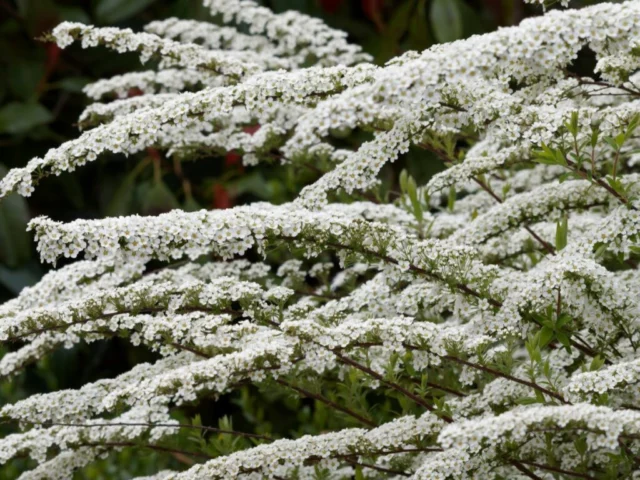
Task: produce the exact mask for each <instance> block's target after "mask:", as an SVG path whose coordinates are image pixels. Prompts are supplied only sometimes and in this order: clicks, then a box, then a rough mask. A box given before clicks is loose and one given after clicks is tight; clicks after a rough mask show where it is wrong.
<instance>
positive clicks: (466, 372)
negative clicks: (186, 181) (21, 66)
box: [0, 0, 640, 480]
mask: <svg viewBox="0 0 640 480" xmlns="http://www.w3.org/2000/svg"><path fill="white" fill-rule="evenodd" d="M529 3H538V4H541V5H545V6H548V5H547V4H548V2H543V1H542V0H529ZM560 3H561V4H563V5H565V4H566V3H568V2H566V1H562V2H560ZM204 5H205V6H206V7H207V8H208V9H210V11H211V13H212V14H213V15H214V16H215V18H216V19H217V20H220V21H222V22H223V23H224V25H214V24H209V23H205V22H196V21H191V20H180V19H176V18H171V19H168V20H165V21H157V22H153V23H151V24H149V25H147V26H146V32H145V33H134V32H132V31H130V30H118V29H114V28H96V27H91V26H86V25H81V24H76V23H63V24H61V25H59V26H58V27H56V29H54V31H53V33H52V35H51V37H52V39H53V40H54V41H56V42H57V43H58V45H60V46H61V47H66V46H68V45H69V44H71V43H72V42H74V41H79V42H81V43H82V45H83V46H84V47H93V46H98V45H102V46H106V47H108V48H111V49H114V50H116V51H118V52H137V53H138V54H139V55H140V56H141V59H142V60H143V61H146V60H148V59H151V58H154V59H157V60H158V62H157V65H156V66H157V69H152V70H148V71H143V72H135V73H129V74H124V75H121V76H118V77H113V78H110V79H105V80H101V81H98V82H96V83H93V84H91V85H88V86H87V87H86V88H85V93H86V94H87V96H88V97H90V98H91V99H92V100H94V101H98V102H105V103H94V104H92V105H90V106H89V107H87V109H86V110H85V112H84V113H83V114H82V117H81V118H80V122H79V124H80V126H81V127H82V128H83V129H84V131H83V133H82V134H81V135H80V136H79V138H78V139H76V140H72V141H69V142H66V143H64V144H62V145H61V146H60V147H58V148H55V149H52V150H50V151H49V152H48V153H47V154H46V155H45V156H44V157H43V158H36V159H33V160H31V161H30V162H28V163H27V164H26V166H25V167H24V168H18V169H14V170H11V171H10V172H9V173H8V174H7V175H6V176H5V177H4V178H3V179H2V180H1V181H0V198H1V197H5V196H6V195H9V194H10V193H13V192H17V193H20V194H22V195H25V196H26V195H29V194H30V193H31V192H32V191H33V189H34V188H35V186H36V184H37V182H38V181H40V180H41V179H42V178H43V177H45V176H47V175H59V174H62V173H63V172H67V171H73V170H74V169H76V168H78V167H81V166H82V165H84V164H85V163H87V162H91V161H96V160H97V159H98V158H99V157H101V156H103V155H104V154H106V153H109V152H111V153H117V154H124V155H135V154H138V153H140V152H143V151H145V150H147V149H150V148H153V149H156V150H158V151H160V150H161V151H163V152H166V154H167V155H173V156H179V158H181V159H182V158H186V159H199V158H200V157H202V156H208V157H209V159H211V158H212V157H222V156H224V155H226V154H228V153H229V152H232V151H233V152H234V153H238V154H240V155H241V156H242V157H243V161H244V164H245V166H246V167H247V168H251V167H252V166H254V165H256V164H258V163H259V162H266V161H269V162H271V163H272V165H273V167H272V168H273V169H274V170H275V169H278V168H281V167H280V165H276V164H274V163H280V164H285V165H291V166H293V167H300V168H308V169H309V170H312V171H313V173H314V174H316V176H315V177H314V178H313V181H310V182H308V184H306V185H304V188H303V189H302V190H301V192H300V194H299V195H298V197H297V198H296V199H295V200H292V201H291V202H287V203H282V204H279V205H274V204H270V203H253V204H250V205H242V206H237V207H234V208H230V209H226V210H212V211H207V210H200V211H195V212H185V211H180V210H174V211H171V212H168V213H164V214H162V215H158V216H138V215H132V216H128V217H112V218H105V219H93V220H84V219H83V220H76V221H73V222H69V223H62V222H58V221H55V220H53V219H50V218H44V217H40V218H35V219H33V220H32V221H31V223H30V225H29V228H30V230H31V231H33V232H34V235H35V240H36V242H37V248H38V251H39V253H40V255H41V258H42V260H43V261H45V262H49V263H52V264H55V263H56V262H57V261H58V260H59V259H60V258H65V259H67V262H65V263H66V264H65V266H63V267H61V268H60V269H58V270H53V271H52V272H50V273H48V274H47V275H46V276H45V277H43V278H42V280H41V281H40V282H39V283H38V284H37V285H35V286H33V287H30V288H27V289H25V290H23V291H22V292H21V293H20V295H19V296H18V297H17V298H15V299H13V300H11V301H9V302H7V303H5V304H4V305H0V342H2V344H6V345H9V346H11V349H10V352H9V353H7V354H5V355H4V356H3V357H2V358H0V379H4V381H11V379H12V378H15V376H16V375H20V373H21V372H22V371H23V370H25V369H26V368H27V367H28V366H29V365H30V364H32V363H34V362H38V361H41V360H43V359H46V358H47V357H48V356H49V355H50V354H51V353H52V352H55V351H56V350H58V349H60V348H62V347H67V348H69V347H71V346H73V345H76V344H79V343H81V342H85V343H90V342H99V341H105V340H107V339H111V338H113V337H119V338H121V339H122V340H123V341H127V342H130V343H131V344H133V345H136V346H141V347H144V348H146V349H148V350H150V351H151V352H152V353H153V354H154V355H155V357H154V358H155V359H156V360H155V361H154V362H151V363H142V364H138V365H136V366H135V367H133V368H132V369H131V370H129V371H127V372H125V373H122V374H120V375H119V376H116V377H114V378H109V379H100V380H97V381H94V382H89V383H87V384H85V385H84V386H82V387H81V388H79V389H75V390H74V389H70V390H59V391H55V392H50V393H44V394H39V395H33V396H30V397H28V398H25V399H22V400H20V401H18V402H16V403H13V404H7V405H4V406H2V407H1V408H0V422H6V423H8V424H12V425H14V427H15V428H14V429H15V432H14V433H11V434H9V435H7V436H5V437H3V438H1V439H0V464H5V463H9V462H12V461H15V459H16V458H19V457H22V456H29V457H30V458H31V459H32V460H33V465H32V466H33V467H34V468H33V469H32V470H29V471H27V472H25V473H24V478H33V479H36V478H60V479H62V478H70V477H71V476H72V475H73V472H74V471H76V470H78V469H82V468H84V467H85V466H87V465H89V464H90V463H92V462H94V461H95V460H97V459H99V458H102V457H104V456H105V455H108V454H109V453H110V452H113V451H120V450H123V449H135V448H147V449H154V450H157V451H161V452H166V453H172V454H174V456H175V457H176V458H178V459H182V460H183V463H182V464H181V463H175V464H172V465H173V467H174V468H175V470H162V471H159V472H158V473H157V474H155V475H153V476H151V477H149V476H147V477H140V478H148V479H151V478H153V479H156V480H163V479H189V480H191V479H193V480H196V479H201V478H220V479H223V478H224V479H226V478H272V479H278V478H292V479H296V478H298V479H306V478H399V477H410V478H416V479H433V480H435V479H471V478H483V479H484V478H487V479H490V478H496V479H498V478H534V479H542V478H545V479H546V478H565V477H566V478H587V479H595V478H614V477H615V478H618V475H619V476H620V478H640V477H639V475H640V474H639V472H640V470H639V469H638V458H639V457H640V414H639V413H638V410H640V403H639V402H640V387H639V386H640V363H639V362H640V356H639V354H638V349H640V273H639V271H640V269H639V267H638V265H639V262H640V212H639V210H640V187H638V184H639V182H638V181H639V179H640V177H639V176H638V175H639V172H638V165H640V163H639V162H638V158H639V157H638V150H639V148H640V130H638V127H640V87H638V84H637V83H636V81H637V79H638V78H637V77H638V75H637V73H636V71H637V70H638V69H639V68H640V49H639V48H638V45H640V43H639V42H640V1H638V0H632V1H627V2H624V3H600V4H598V5H595V6H592V7H588V8H583V9H580V10H561V9H554V10H550V11H548V12H546V13H545V15H541V16H538V17H535V18H532V19H527V20H525V21H523V22H522V23H521V24H520V25H519V26H517V27H511V28H504V29H500V30H499V31H497V32H494V33H490V34H486V35H482V36H476V37H474V38H471V39H468V40H461V41H457V42H453V43H450V44H444V45H439V46H435V47H433V48H431V49H429V50H427V51H425V52H422V53H416V52H409V53H406V54H404V55H402V56H400V57H398V58H396V59H394V60H392V61H391V62H389V63H388V64H387V65H385V66H383V67H377V66H374V65H371V64H369V63H366V62H367V61H368V60H369V58H368V56H367V55H365V54H363V53H362V51H361V49H360V48H359V47H356V46H353V45H351V44H349V43H348V42H347V41H346V35H345V34H344V33H342V32H339V31H336V30H334V29H331V28H329V27H328V26H326V25H324V24H323V23H322V22H321V21H320V20H318V19H314V18H311V17H308V16H305V15H302V14H299V13H296V12H285V13H282V14H275V13H273V12H271V11H270V10H269V9H267V8H265V7H262V6H260V5H258V3H257V2H254V1H253V0H204ZM586 52H588V54H587V53H586ZM585 56H587V57H589V58H588V59H587V60H590V61H585V62H581V63H584V64H588V65H590V67H589V70H590V71H588V72H587V73H585V72H584V68H583V69H582V70H580V69H577V68H576V63H578V62H577V61H576V60H577V59H578V60H583V59H584V57H585ZM591 57H593V58H591ZM132 91H135V94H136V96H133V95H132V94H131V92H132ZM345 138H348V140H349V141H345ZM407 152H409V154H410V155H412V156H413V157H414V158H421V160H422V161H425V162H427V161H430V162H439V164H441V165H442V166H444V167H447V168H446V169H444V170H443V171H441V172H440V173H437V174H435V175H433V176H432V177H431V178H430V179H428V180H427V181H426V183H424V184H422V185H418V184H417V182H416V180H415V179H414V177H413V176H412V173H413V172H410V171H409V172H407V171H403V172H402V173H400V174H399V175H397V177H398V178H397V181H396V180H395V178H394V179H393V181H392V182H391V183H392V184H391V185H389V183H390V182H389V181H388V177H385V179H384V181H383V180H382V179H381V175H380V172H381V171H383V169H385V168H386V169H387V170H385V171H386V172H391V171H393V169H391V168H389V164H390V163H392V162H394V161H396V160H398V159H403V158H404V157H405V155H406V154H407ZM420 156H421V157H420ZM274 159H277V162H273V160H274ZM408 164H409V163H408ZM291 171H293V172H296V171H297V170H296V169H295V168H293V169H292V170H291ZM307 173H308V172H307ZM305 178H309V177H305ZM362 198H366V199H367V200H366V201H363V200H362ZM346 199H348V200H346ZM340 200H343V201H340ZM260 257H262V260H256V259H260ZM70 260H72V263H68V261H70ZM151 262H153V263H151ZM150 264H151V265H153V268H154V270H151V268H150V266H149V265H150ZM158 265H161V266H160V267H158ZM7 379H8V380H7ZM248 386H251V387H250V388H251V390H249V387H248ZM247 392H252V393H253V394H255V395H263V393H264V395H263V396H260V397H259V398H260V399H263V398H264V399H266V400H265V401H266V402H268V401H271V399H273V398H277V399H282V398H284V399H286V400H287V401H289V400H291V398H292V397H295V399H296V400H295V401H298V400H297V399H298V397H302V398H306V399H310V400H312V401H313V402H312V403H313V408H310V409H307V407H306V406H305V407H304V408H301V409H300V412H298V413H299V414H300V415H299V417H300V418H303V417H304V415H307V417H304V418H307V420H308V418H309V416H311V415H312V416H313V421H311V420H309V421H308V422H307V423H305V426H304V428H303V429H302V430H301V431H300V432H299V435H298V436H297V438H286V437H287V434H288V433H290V432H284V431H283V430H278V429H277V428H274V427H273V423H274V422H273V421H272V420H270V419H268V418H265V415H266V414H265V410H260V411H259V412H258V411H256V412H248V410H250V408H251V405H250V404H251V399H247ZM223 395H224V396H234V395H236V396H235V397H233V399H234V402H236V403H238V404H243V405H244V408H247V413H246V415H245V416H244V419H245V424H247V425H249V428H252V430H253V431H251V432H240V431H236V430H233V429H232V428H226V427H224V428H223V427H220V428H216V427H212V426H206V425H202V424H201V423H200V422H199V421H196V420H195V419H194V420H193V421H191V422H185V421H183V420H178V419H179V418H180V419H184V415H185V413H184V412H185V411H187V410H188V408H192V407H194V406H196V407H197V406H198V405H199V403H200V402H201V401H203V399H204V398H208V399H209V400H210V399H212V398H213V399H218V398H219V397H221V396H223ZM289 403H291V402H289ZM309 412H312V413H309ZM305 422H306V420H305ZM227 426H228V425H227ZM193 431H197V432H198V434H197V435H195V436H197V437H198V441H196V442H194V441H193V439H194V438H193V437H194V435H193ZM189 432H191V434H190V433H189ZM283 432H284V433H283ZM214 434H215V435H214ZM216 435H217V436H221V438H227V437H226V436H234V437H235V438H236V440H237V441H236V440H234V441H232V442H229V445H227V446H226V447H225V449H220V450H219V451H218V450H215V449H214V448H213V447H212V446H211V445H216V444H217V443H216V442H217V441H216V438H213V437H215V436H216ZM172 439H177V440H176V442H178V443H180V442H182V441H184V443H185V444H187V443H188V444H195V445H199V449H198V450H197V451H189V452H186V453H185V451H182V450H179V449H177V448H174V447H175V444H173V443H171V441H172ZM242 439H244V440H246V441H244V442H243V441H241V440H242ZM187 440H188V442H187ZM212 452H214V453H215V455H214V454H212ZM222 453H223V454H222ZM185 459H186V460H185ZM185 464H187V465H186V466H185Z"/></svg>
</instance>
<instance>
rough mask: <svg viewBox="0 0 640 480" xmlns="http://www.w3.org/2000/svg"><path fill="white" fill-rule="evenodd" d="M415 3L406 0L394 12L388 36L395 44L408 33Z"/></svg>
mask: <svg viewBox="0 0 640 480" xmlns="http://www.w3.org/2000/svg"><path fill="white" fill-rule="evenodd" d="M414 3H415V2H414V0H406V1H405V2H404V3H403V4H402V5H400V6H399V7H398V8H397V9H396V10H395V11H394V13H393V15H392V17H391V20H389V24H388V26H387V30H386V34H387V35H388V36H389V37H391V38H390V40H391V41H392V42H393V43H397V42H399V41H400V39H401V38H402V36H403V35H404V34H405V32H406V31H407V28H408V26H409V20H410V19H411V13H412V12H413V4H414Z"/></svg>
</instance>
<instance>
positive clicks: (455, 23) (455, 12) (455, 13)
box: [429, 0, 463, 43]
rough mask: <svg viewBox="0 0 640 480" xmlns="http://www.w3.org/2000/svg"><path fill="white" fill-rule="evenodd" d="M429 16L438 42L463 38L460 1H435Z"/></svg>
mask: <svg viewBox="0 0 640 480" xmlns="http://www.w3.org/2000/svg"><path fill="white" fill-rule="evenodd" d="M429 14H430V17H431V29H432V30H433V34H434V36H435V37H436V40H438V42H440V43H444V42H452V41H454V40H458V39H459V38H462V33H463V32H462V14H461V13H460V6H459V5H458V0H433V1H432V2H431V10H430V12H429Z"/></svg>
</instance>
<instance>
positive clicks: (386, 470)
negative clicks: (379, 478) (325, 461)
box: [346, 459, 411, 477]
mask: <svg viewBox="0 0 640 480" xmlns="http://www.w3.org/2000/svg"><path fill="white" fill-rule="evenodd" d="M346 461H347V462H348V463H350V464H351V465H356V466H358V467H363V468H370V469H371V470H376V471H377V472H382V473H391V474H393V475H401V476H403V477H410V476H411V475H410V474H408V473H407V472H405V471H403V470H393V469H392V468H385V467H380V466H378V465H371V464H370V463H361V462H357V461H355V460H350V459H346Z"/></svg>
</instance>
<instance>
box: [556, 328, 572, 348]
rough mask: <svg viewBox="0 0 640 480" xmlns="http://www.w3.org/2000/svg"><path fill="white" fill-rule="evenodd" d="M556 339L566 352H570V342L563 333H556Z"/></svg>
mask: <svg viewBox="0 0 640 480" xmlns="http://www.w3.org/2000/svg"><path fill="white" fill-rule="evenodd" d="M556 337H557V338H558V341H559V342H560V343H561V344H562V345H563V346H564V347H566V348H567V351H571V340H569V336H568V335H567V334H566V333H564V332H556Z"/></svg>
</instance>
